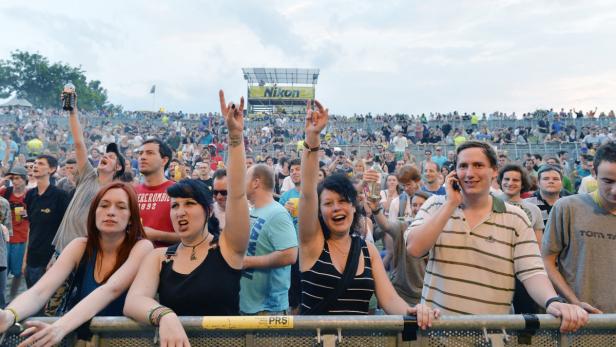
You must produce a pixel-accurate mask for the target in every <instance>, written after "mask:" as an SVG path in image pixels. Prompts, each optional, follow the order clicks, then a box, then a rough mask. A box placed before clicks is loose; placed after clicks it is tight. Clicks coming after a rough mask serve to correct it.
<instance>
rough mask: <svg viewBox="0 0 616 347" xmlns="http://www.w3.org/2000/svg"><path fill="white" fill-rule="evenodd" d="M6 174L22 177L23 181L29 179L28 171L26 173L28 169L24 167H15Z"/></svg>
mask: <svg viewBox="0 0 616 347" xmlns="http://www.w3.org/2000/svg"><path fill="white" fill-rule="evenodd" d="M6 174H7V175H17V176H21V177H22V178H23V179H26V178H27V177H28V171H26V169H25V168H24V167H23V166H14V167H13V168H12V169H10V170H9V172H7V173H6Z"/></svg>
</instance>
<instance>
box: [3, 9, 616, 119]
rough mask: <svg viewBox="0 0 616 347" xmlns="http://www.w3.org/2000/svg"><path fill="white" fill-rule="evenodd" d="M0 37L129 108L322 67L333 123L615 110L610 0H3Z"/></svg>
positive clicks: (202, 103)
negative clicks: (252, 70) (400, 116)
mask: <svg viewBox="0 0 616 347" xmlns="http://www.w3.org/2000/svg"><path fill="white" fill-rule="evenodd" d="M0 30H1V31H0V32H2V33H3V34H2V40H0V59H8V58H9V57H10V52H12V51H15V50H25V51H29V52H38V53H40V54H42V55H44V56H46V57H47V58H48V59H49V60H50V61H51V62H57V61H61V62H64V63H68V64H70V65H73V66H81V67H82V68H83V69H84V70H85V71H86V75H87V77H88V78H89V79H97V80H100V81H101V82H102V84H103V87H105V88H106V89H107V91H108V96H109V101H110V102H112V103H114V104H120V105H123V106H124V108H125V109H128V110H151V109H158V107H164V108H165V109H167V110H169V111H179V110H182V111H184V112H209V111H216V110H217V107H218V106H217V102H218V99H217V91H218V89H220V88H222V89H224V90H225V92H226V94H227V95H228V96H229V97H230V98H232V99H236V100H237V99H239V97H240V96H241V95H244V96H245V95H246V81H245V80H244V78H243V75H242V70H241V69H242V68H243V67H271V68H274V67H284V68H319V69H320V77H319V80H318V84H317V86H316V97H317V99H319V100H320V101H322V103H323V104H325V105H326V106H327V107H328V108H329V109H330V112H331V113H334V114H346V115H351V114H353V113H363V114H365V113H368V112H372V113H373V114H375V113H383V112H387V113H396V112H402V113H409V114H419V113H430V112H451V111H454V110H457V111H459V112H469V113H470V112H480V113H482V112H493V111H501V112H508V113H510V112H514V111H515V112H516V113H518V114H521V113H522V112H527V111H532V110H535V109H538V108H555V109H560V108H561V107H562V108H565V109H566V110H569V109H571V108H576V109H582V110H588V109H594V108H595V107H598V109H599V111H602V110H603V111H606V112H607V111H609V110H611V109H616V105H615V104H616V64H615V63H614V61H615V60H614V56H615V53H616V45H615V44H614V42H616V1H613V0H584V1H579V0H551V1H550V0H545V1H544V0H501V1H499V0H474V1H471V0H457V1H451V0H448V1H445V0H434V1H415V0H413V1H397V0H392V1H360V0H352V1H351V0H350V1H333V0H331V1H329V0H328V1H326V0H298V1H283V0H270V1H268V0H261V1H219V0H208V1H187V0H186V1H159V0H131V1H116V0H107V1H96V2H84V1H63V0H58V1H41V0H29V1H9V0H0ZM154 84H155V85H156V86H157V92H156V94H155V98H153V97H152V95H151V94H149V90H150V87H151V86H152V85H154Z"/></svg>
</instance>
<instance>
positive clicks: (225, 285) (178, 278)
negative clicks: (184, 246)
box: [158, 239, 242, 316]
mask: <svg viewBox="0 0 616 347" xmlns="http://www.w3.org/2000/svg"><path fill="white" fill-rule="evenodd" d="M217 241H218V240H217V239H214V241H212V242H214V243H215V242H217ZM178 246H179V244H176V245H174V246H170V247H169V248H167V259H166V260H164V261H163V263H162V267H161V269H160V282H159V284H158V295H159V298H160V304H161V305H164V306H167V307H169V308H170V309H172V310H173V311H174V312H175V313H176V314H177V315H178V316H234V315H239V312H240V277H241V275H242V271H241V270H236V269H233V268H232V267H230V266H229V264H227V262H226V261H225V259H224V258H223V256H222V253H221V252H220V247H218V245H216V246H213V247H211V248H210V249H209V251H208V254H207V256H206V257H205V260H203V261H202V262H201V264H199V266H197V267H196V268H195V269H194V270H193V271H192V272H191V273H189V274H181V273H178V272H176V271H174V270H173V256H175V251H176V250H177V248H178ZM170 254H171V255H170Z"/></svg>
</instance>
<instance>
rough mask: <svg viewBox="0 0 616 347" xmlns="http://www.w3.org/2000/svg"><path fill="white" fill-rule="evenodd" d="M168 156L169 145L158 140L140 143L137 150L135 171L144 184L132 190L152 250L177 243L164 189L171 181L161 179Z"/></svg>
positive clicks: (170, 184)
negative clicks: (152, 247) (141, 177)
mask: <svg viewBox="0 0 616 347" xmlns="http://www.w3.org/2000/svg"><path fill="white" fill-rule="evenodd" d="M172 156H173V154H172V152H171V149H170V148H169V146H167V145H166V144H165V143H164V142H162V141H160V140H158V139H150V140H146V141H144V142H143V145H142V146H141V149H140V151H139V172H141V174H142V175H143V176H144V177H145V182H144V183H143V184H140V185H138V186H136V187H135V190H136V191H137V198H138V202H139V210H140V213H139V214H140V216H141V223H142V224H143V228H144V230H145V234H146V235H147V236H148V239H150V241H152V242H154V246H155V247H167V246H170V245H173V244H175V243H178V242H179V240H180V238H179V237H178V236H177V234H176V233H175V231H174V230H173V225H172V224H171V217H170V215H169V212H170V210H171V203H170V199H169V195H167V188H168V187H169V186H172V185H173V184H174V182H173V181H170V180H168V179H166V178H165V170H166V169H167V167H168V166H169V161H171V157H172Z"/></svg>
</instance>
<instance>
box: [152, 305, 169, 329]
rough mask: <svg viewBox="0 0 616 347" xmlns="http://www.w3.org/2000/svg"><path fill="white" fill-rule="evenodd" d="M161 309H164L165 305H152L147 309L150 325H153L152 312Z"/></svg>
mask: <svg viewBox="0 0 616 347" xmlns="http://www.w3.org/2000/svg"><path fill="white" fill-rule="evenodd" d="M161 309H165V306H163V305H158V306H154V307H152V308H151V309H150V310H149V311H148V322H150V324H151V325H155V324H154V312H156V311H160V310H161Z"/></svg>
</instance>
